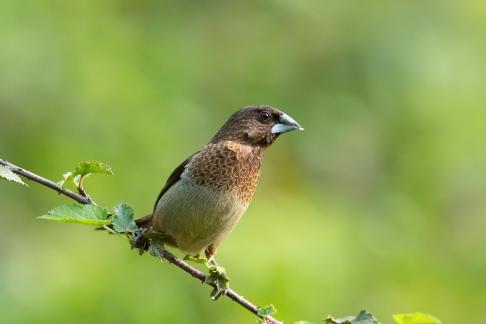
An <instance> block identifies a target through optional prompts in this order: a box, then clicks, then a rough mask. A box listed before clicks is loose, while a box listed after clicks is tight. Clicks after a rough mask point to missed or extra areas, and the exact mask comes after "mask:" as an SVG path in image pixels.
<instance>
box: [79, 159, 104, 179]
mask: <svg viewBox="0 0 486 324" xmlns="http://www.w3.org/2000/svg"><path fill="white" fill-rule="evenodd" d="M73 173H74V176H77V175H80V176H85V175H88V174H91V173H105V174H113V171H112V170H111V168H110V167H109V166H108V165H106V164H104V163H101V162H98V161H83V162H80V163H79V164H78V165H77V166H76V169H74V172H73Z"/></svg>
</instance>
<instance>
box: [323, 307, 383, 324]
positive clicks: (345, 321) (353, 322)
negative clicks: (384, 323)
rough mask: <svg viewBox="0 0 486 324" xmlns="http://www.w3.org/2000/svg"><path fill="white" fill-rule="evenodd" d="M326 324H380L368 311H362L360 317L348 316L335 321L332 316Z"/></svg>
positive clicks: (325, 321)
mask: <svg viewBox="0 0 486 324" xmlns="http://www.w3.org/2000/svg"><path fill="white" fill-rule="evenodd" d="M324 323H328V324H379V323H380V322H378V320H377V319H376V318H375V317H374V316H373V315H372V314H371V313H368V312H367V311H364V310H363V311H361V312H360V313H359V314H358V316H356V317H353V316H348V317H344V318H338V319H335V318H333V317H331V316H328V317H327V318H326V319H325V320H324Z"/></svg>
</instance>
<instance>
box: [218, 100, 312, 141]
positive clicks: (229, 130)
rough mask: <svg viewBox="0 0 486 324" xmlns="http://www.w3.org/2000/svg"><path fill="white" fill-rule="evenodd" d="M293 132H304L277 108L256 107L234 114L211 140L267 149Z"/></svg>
mask: <svg viewBox="0 0 486 324" xmlns="http://www.w3.org/2000/svg"><path fill="white" fill-rule="evenodd" d="M293 130H304V129H303V128H302V127H301V126H300V125H299V123H297V122H296V121H295V120H294V119H292V118H291V117H290V116H289V115H287V114H285V113H283V112H282V111H280V110H278V109H277V108H274V107H271V106H266V105H257V106H249V107H246V108H244V109H242V110H239V111H237V112H235V113H234V114H233V115H232V116H231V117H230V118H229V119H228V121H227V122H226V123H225V124H224V125H223V127H221V129H220V130H219V131H218V133H217V134H216V135H215V136H214V138H213V139H212V141H211V142H212V143H216V142H219V141H236V142H240V143H244V144H249V145H252V146H260V147H267V146H269V145H271V144H272V143H273V142H274V141H275V140H276V139H277V137H278V136H279V135H280V134H282V133H286V132H290V131H293Z"/></svg>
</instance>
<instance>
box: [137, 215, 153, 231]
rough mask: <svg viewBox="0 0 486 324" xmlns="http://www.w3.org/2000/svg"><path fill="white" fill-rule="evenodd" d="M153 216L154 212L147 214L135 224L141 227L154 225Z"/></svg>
mask: <svg viewBox="0 0 486 324" xmlns="http://www.w3.org/2000/svg"><path fill="white" fill-rule="evenodd" d="M152 216H153V215H152V214H148V215H147V216H144V217H141V218H139V219H136V220H135V224H137V226H138V227H140V228H148V227H150V226H151V225H152V218H153V217H152Z"/></svg>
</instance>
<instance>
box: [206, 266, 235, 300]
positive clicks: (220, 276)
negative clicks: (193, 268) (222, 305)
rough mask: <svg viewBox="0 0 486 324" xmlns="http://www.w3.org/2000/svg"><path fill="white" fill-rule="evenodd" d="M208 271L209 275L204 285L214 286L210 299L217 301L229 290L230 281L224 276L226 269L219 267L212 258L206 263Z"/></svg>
mask: <svg viewBox="0 0 486 324" xmlns="http://www.w3.org/2000/svg"><path fill="white" fill-rule="evenodd" d="M206 266H207V267H208V270H209V275H208V276H207V277H206V283H209V284H212V285H213V286H214V289H213V291H212V292H211V299H212V300H218V299H219V297H221V296H223V295H225V294H226V293H227V292H228V290H229V281H230V279H229V278H228V276H227V275H226V269H225V268H223V267H221V266H219V265H218V264H217V263H216V261H215V260H214V258H212V259H211V260H209V261H208V262H207V263H206Z"/></svg>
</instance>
